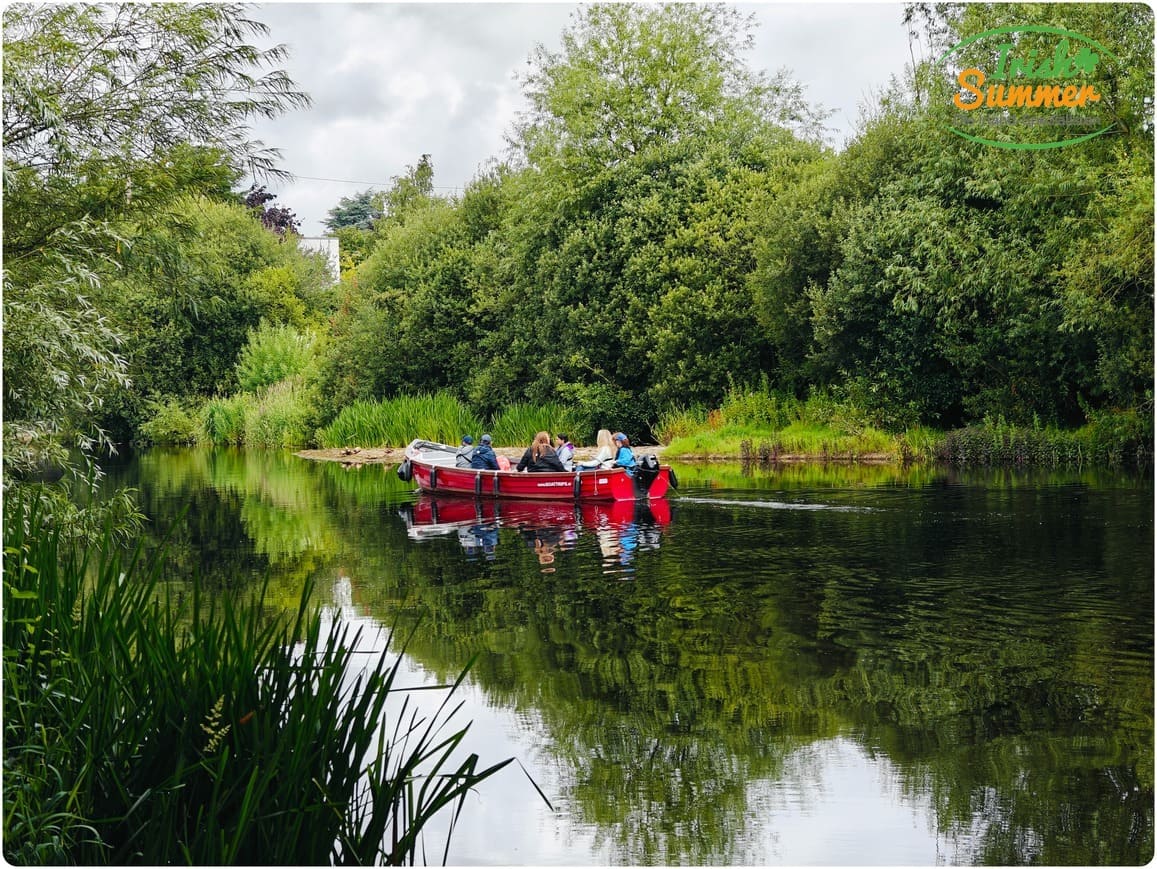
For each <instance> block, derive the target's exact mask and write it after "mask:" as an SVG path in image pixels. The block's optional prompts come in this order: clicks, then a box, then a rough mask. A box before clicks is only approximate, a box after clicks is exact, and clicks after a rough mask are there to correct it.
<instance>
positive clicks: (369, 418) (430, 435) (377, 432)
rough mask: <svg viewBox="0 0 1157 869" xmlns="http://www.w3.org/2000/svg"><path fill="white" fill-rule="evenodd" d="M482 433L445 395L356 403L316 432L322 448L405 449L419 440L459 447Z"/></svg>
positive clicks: (477, 422) (473, 419)
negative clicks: (469, 436)
mask: <svg viewBox="0 0 1157 869" xmlns="http://www.w3.org/2000/svg"><path fill="white" fill-rule="evenodd" d="M481 430H482V423H481V421H480V420H479V419H478V417H477V416H475V414H474V413H473V412H472V411H471V410H470V409H469V408H468V407H466V405H464V404H463V403H462V402H461V401H459V400H458V399H457V398H456V397H454V396H453V395H450V394H449V393H446V392H439V393H433V394H430V393H424V394H421V395H414V396H398V397H397V398H391V399H388V400H385V401H377V402H372V401H355V402H354V403H353V404H351V405H349V406H348V407H346V408H345V409H344V410H342V412H341V413H339V414H338V415H337V417H336V418H335V419H334V421H333V422H332V423H330V424H329V425H328V426H326V427H325V428H323V429H321V430H319V431H318V433H317V441H318V445H319V446H321V447H323V448H324V447H344V446H361V447H404V446H405V445H406V444H408V443H409V442H410V441H412V440H413V439H414V438H416V437H422V438H425V439H427V440H433V441H441V442H443V443H450V444H456V443H458V441H459V439H460V438H461V437H462V435H464V434H472V435H474V436H475V437H477V436H478V434H479V433H480V432H481Z"/></svg>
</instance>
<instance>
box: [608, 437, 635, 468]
mask: <svg viewBox="0 0 1157 869" xmlns="http://www.w3.org/2000/svg"><path fill="white" fill-rule="evenodd" d="M612 440H613V441H614V442H615V463H614V464H613V465H612V466H611V467H614V468H624V469H625V470H626V472H627V473H628V474H632V475H633V474H634V473H635V453H634V451H633V450H632V449H631V439H630V438H628V437H627V436H626V435H625V434H623V433H622V432H621V431H620V432H615V436H614V437H613V438H612Z"/></svg>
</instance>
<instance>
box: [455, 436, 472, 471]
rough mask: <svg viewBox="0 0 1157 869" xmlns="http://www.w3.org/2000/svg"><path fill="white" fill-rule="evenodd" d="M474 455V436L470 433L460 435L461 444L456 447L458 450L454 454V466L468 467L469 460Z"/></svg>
mask: <svg viewBox="0 0 1157 869" xmlns="http://www.w3.org/2000/svg"><path fill="white" fill-rule="evenodd" d="M473 457H474V438H472V437H470V435H464V436H463V437H462V446H460V447H458V452H457V453H455V454H454V466H455V467H457V468H468V467H470V460H471V459H472V458H473Z"/></svg>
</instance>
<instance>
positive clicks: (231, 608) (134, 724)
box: [3, 497, 510, 865]
mask: <svg viewBox="0 0 1157 869" xmlns="http://www.w3.org/2000/svg"><path fill="white" fill-rule="evenodd" d="M40 518H41V517H40V516H38V515H37V511H36V508H35V507H34V506H33V505H31V504H30V503H26V502H24V501H22V500H21V499H20V498H19V497H17V498H12V499H9V500H8V502H7V503H6V504H5V526H4V527H5V532H4V533H5V540H4V546H5V559H4V784H3V789H4V821H3V834H4V846H3V847H4V856H5V857H6V858H7V859H8V860H9V861H10V862H12V863H16V864H37V865H42V864H45V863H75V864H114V865H115V864H125V863H144V864H168V863H186V864H226V863H229V864H235V863H245V864H266V865H268V864H293V865H302V864H309V865H318V864H328V863H342V864H367V863H387V864H405V863H414V862H416V861H417V860H419V859H424V858H425V854H424V851H423V847H424V846H423V843H422V829H423V827H424V825H425V824H426V823H427V822H428V821H429V820H430V819H431V818H432V817H433V816H434V815H436V814H437V813H438V812H440V811H442V810H443V809H445V810H447V811H451V812H452V813H454V815H453V816H454V817H456V816H457V812H459V811H461V807H462V803H463V800H464V797H465V795H466V794H467V793H468V792H469V791H470V789H472V788H473V787H475V786H476V785H478V784H479V783H480V782H482V781H484V780H485V779H487V778H488V777H490V776H491V775H493V774H494V773H496V772H497V771H498V770H499V769H501V768H502V767H504V766H506V764H507V763H509V762H510V761H509V760H507V761H504V762H502V763H498V764H495V765H493V766H489V767H485V768H481V767H480V766H479V762H478V757H477V755H474V754H470V755H469V756H468V757H467V758H466V759H465V760H459V759H458V752H459V749H460V747H461V745H462V743H463V739H464V737H465V735H466V733H467V731H468V729H469V724H467V725H466V726H464V727H461V728H460V729H457V730H451V727H450V724H449V722H450V720H451V719H452V718H453V716H454V714H455V712H457V707H453V708H452V707H451V706H450V699H451V697H452V695H453V693H454V689H455V688H457V686H458V685H459V684H460V683H461V681H462V678H464V676H465V672H464V673H463V675H462V676H460V677H459V679H458V681H457V682H456V683H455V684H454V685H453V686H448V688H449V691H448V694H447V698H446V701H445V702H444V703H443V705H442V707H441V708H440V709H439V710H438V712H437V713H436V714H435V715H433V716H431V717H429V718H424V717H421V716H420V715H419V714H418V713H417V712H415V711H413V709H412V708H411V707H410V706H409V705H408V704H403V707H402V713H401V715H400V716H399V717H398V718H397V720H395V721H392V722H391V721H388V720H387V716H386V714H385V709H386V703H387V699H388V697H389V695H390V692H391V691H393V690H397V688H396V686H395V684H394V679H395V676H396V674H397V672H398V666H399V663H400V658H399V657H393V663H392V664H391V663H390V658H391V656H388V655H387V654H385V653H383V654H382V655H380V656H379V657H378V658H377V660H376V662H375V663H372V664H370V665H368V666H366V667H365V668H364V669H363V668H362V667H361V666H360V665H357V666H351V650H352V649H354V648H355V647H356V646H357V641H358V636H357V635H354V636H351V635H350V630H349V627H348V626H346V627H339V628H337V629H336V630H331V631H327V632H326V633H325V634H324V635H323V632H322V628H321V625H322V620H321V617H320V614H319V613H318V612H316V611H315V609H313V608H311V607H310V606H309V605H308V599H309V594H310V591H309V589H306V591H305V592H304V593H303V595H302V600H301V605H300V607H299V609H298V611H297V615H296V618H295V619H294V620H293V621H292V623H289V622H286V621H284V620H281V619H271V618H269V617H268V616H267V614H266V612H265V610H264V608H263V607H262V606H261V602H260V599H259V600H258V601H257V602H255V603H252V604H248V605H239V604H235V605H222V604H221V603H219V601H218V599H217V598H209V597H207V596H203V595H202V594H201V593H200V589H199V587H198V586H197V585H193V587H192V588H191V589H189V590H188V594H184V593H183V592H184V590H185V586H184V584H181V586H180V589H176V588H174V589H172V590H170V586H169V584H167V583H166V582H165V581H164V575H163V571H164V555H163V554H162V555H159V556H157V557H156V558H154V559H153V560H151V561H148V562H147V563H146V561H145V560H144V559H143V558H142V555H141V550H140V549H139V548H138V549H137V550H136V551H135V552H134V553H132V554H131V555H130V556H127V557H124V558H122V556H120V555H119V554H118V553H117V550H116V547H115V545H114V543H113V542H112V540H111V538H110V536H109V535H106V536H105V538H104V539H103V540H102V541H100V542H99V543H97V544H95V545H92V546H89V547H85V548H75V547H71V546H66V545H65V544H64V543H62V541H61V539H60V536H59V535H58V534H56V533H53V532H52V531H51V530H45V529H42V528H41V527H40ZM451 830H452V825H451ZM448 846H449V843H448V842H447V843H446V847H447V848H448ZM443 859H445V852H443Z"/></svg>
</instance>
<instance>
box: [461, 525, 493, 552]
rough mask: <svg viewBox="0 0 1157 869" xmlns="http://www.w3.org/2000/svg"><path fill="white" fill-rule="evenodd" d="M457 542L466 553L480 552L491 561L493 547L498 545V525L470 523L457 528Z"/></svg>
mask: <svg viewBox="0 0 1157 869" xmlns="http://www.w3.org/2000/svg"><path fill="white" fill-rule="evenodd" d="M458 542H459V543H461V544H462V548H463V549H465V550H466V554H467V555H477V554H478V553H479V552H481V553H482V554H483V555H485V556H486V558H487V560H488V561H493V560H494V549H495V547H497V546H498V526H496V525H471V526H470V527H469V528H459V529H458Z"/></svg>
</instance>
